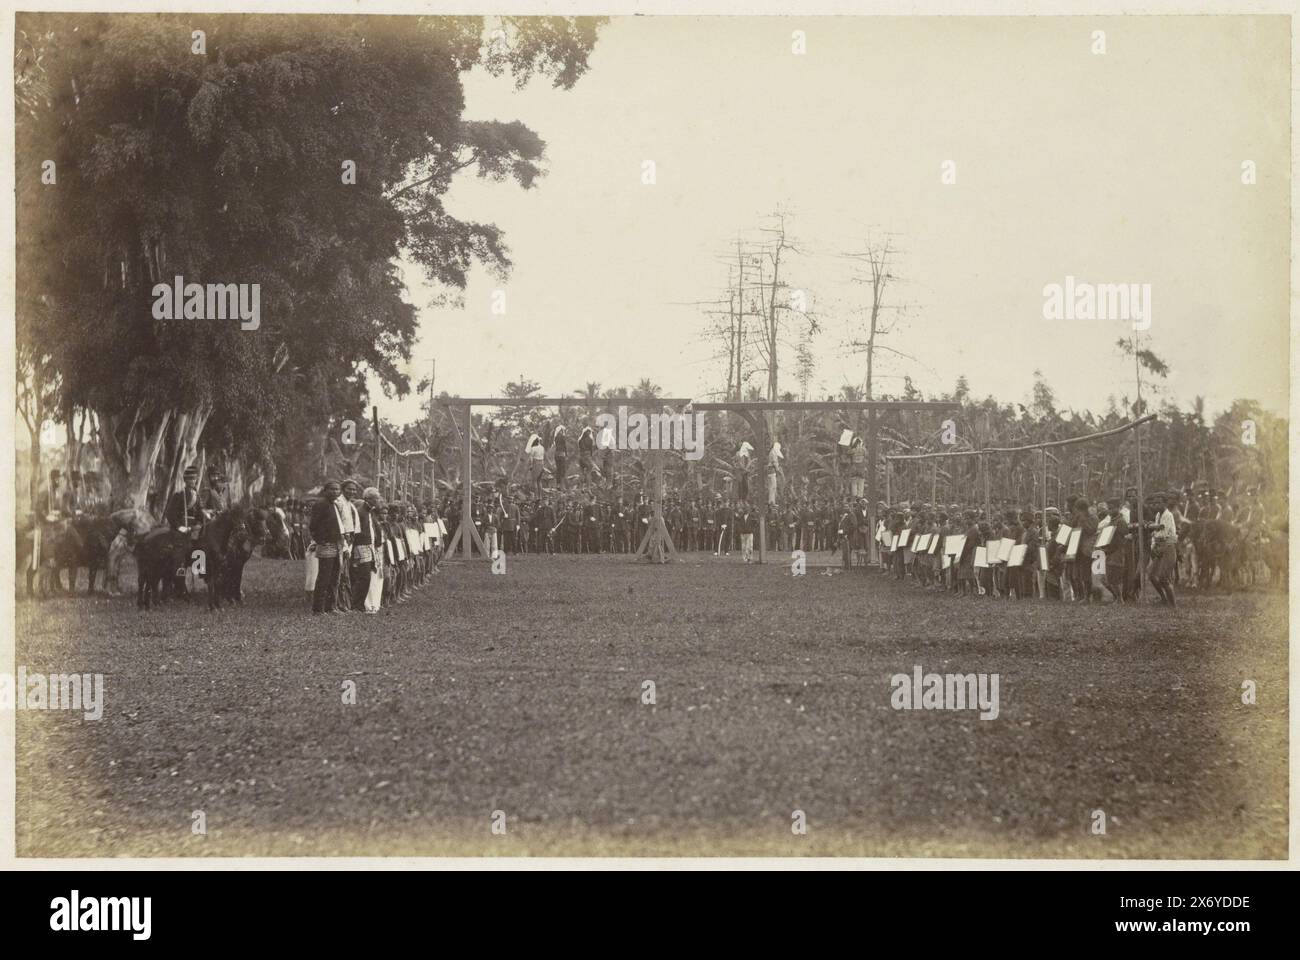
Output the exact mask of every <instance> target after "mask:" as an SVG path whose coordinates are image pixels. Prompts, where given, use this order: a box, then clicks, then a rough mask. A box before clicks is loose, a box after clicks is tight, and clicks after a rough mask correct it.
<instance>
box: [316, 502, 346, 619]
mask: <svg viewBox="0 0 1300 960" xmlns="http://www.w3.org/2000/svg"><path fill="white" fill-rule="evenodd" d="M339 493H340V487H339V482H338V481H337V480H327V481H326V482H325V486H324V488H323V489H322V490H321V499H319V500H317V501H316V506H315V508H313V510H312V512H311V527H310V528H311V537H312V540H314V541H315V543H316V559H317V560H318V561H319V564H320V566H319V568H318V569H317V572H316V587H315V589H314V590H313V591H312V597H311V612H312V613H334V612H335V610H336V607H335V599H336V597H337V595H338V589H339V553H340V551H341V548H342V545H343V524H342V520H341V517H340V515H339V505H338V503H337V501H338V498H339Z"/></svg>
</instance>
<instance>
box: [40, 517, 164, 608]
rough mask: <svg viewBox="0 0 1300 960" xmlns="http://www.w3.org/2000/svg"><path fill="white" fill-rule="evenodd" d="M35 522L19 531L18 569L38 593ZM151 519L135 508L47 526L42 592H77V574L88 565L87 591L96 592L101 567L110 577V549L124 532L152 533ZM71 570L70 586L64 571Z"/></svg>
mask: <svg viewBox="0 0 1300 960" xmlns="http://www.w3.org/2000/svg"><path fill="white" fill-rule="evenodd" d="M34 529H35V527H34V525H32V524H28V525H27V526H25V527H24V528H22V529H20V530H19V533H18V552H17V569H19V570H23V571H25V573H26V576H27V593H28V594H29V595H31V594H33V593H34V589H33V587H34V583H33V581H34V580H35V579H36V574H37V573H38V571H37V570H36V569H35V568H34V567H33V566H32V551H33V549H34V546H35V539H34V536H33V532H34ZM148 529H149V523H148V520H147V518H143V517H142V515H141V514H139V513H137V511H135V510H132V509H126V510H119V511H117V512H115V513H113V514H110V515H108V516H101V515H98V514H81V515H78V516H76V517H73V518H70V519H67V520H64V521H62V522H61V523H58V524H46V525H44V528H43V532H44V534H45V536H44V537H43V542H42V545H41V554H42V563H41V567H42V570H41V571H39V572H40V573H41V574H42V576H41V577H40V581H41V584H40V585H41V592H42V593H49V592H57V593H64V592H67V593H73V592H75V591H76V587H77V574H78V572H79V570H80V568H82V567H85V568H86V592H87V593H94V592H95V584H96V582H97V581H98V579H99V573H100V571H101V570H103V571H104V572H105V574H104V576H105V581H107V578H108V563H109V548H110V547H111V545H112V543H113V539H114V538H115V537H116V536H117V535H118V533H119V532H121V531H126V534H127V537H128V538H130V539H133V538H136V537H139V536H143V535H144V534H145V533H147V532H148ZM64 570H67V571H68V586H67V588H66V591H65V588H64V586H63V571H64Z"/></svg>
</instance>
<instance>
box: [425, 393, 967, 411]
mask: <svg viewBox="0 0 1300 960" xmlns="http://www.w3.org/2000/svg"><path fill="white" fill-rule="evenodd" d="M438 403H440V404H442V405H443V406H444V407H456V406H471V407H599V406H608V405H611V404H623V405H625V406H636V405H643V406H658V405H663V406H666V407H667V406H673V407H680V406H685V405H686V404H688V403H689V404H691V409H693V410H735V411H738V412H739V411H743V410H956V409H958V407H959V406H960V404H957V403H947V402H944V401H941V400H898V401H894V400H789V401H786V400H743V401H734V402H731V403H714V402H707V403H706V402H699V403H696V402H695V401H693V400H691V398H689V397H651V398H648V399H645V398H638V397H594V398H592V399H590V400H588V399H585V398H582V397H439V398H438Z"/></svg>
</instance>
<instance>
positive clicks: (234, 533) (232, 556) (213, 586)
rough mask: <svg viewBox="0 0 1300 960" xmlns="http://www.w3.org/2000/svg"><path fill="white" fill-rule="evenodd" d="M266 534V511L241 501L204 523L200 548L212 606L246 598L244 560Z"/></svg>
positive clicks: (200, 536) (216, 606)
mask: <svg viewBox="0 0 1300 960" xmlns="http://www.w3.org/2000/svg"><path fill="white" fill-rule="evenodd" d="M266 535H267V530H266V511H264V510H253V511H251V512H250V511H249V510H247V509H245V508H244V507H243V506H242V505H240V504H235V505H234V506H232V507H231V508H230V509H229V510H223V511H222V512H221V513H219V514H217V516H216V517H215V518H214V519H212V520H209V521H208V522H207V523H205V524H204V525H203V532H202V533H201V534H200V535H199V542H198V549H199V550H202V551H203V570H204V572H203V579H204V580H206V581H207V584H208V609H209V610H220V609H221V602H222V601H223V600H229V601H231V602H233V603H242V602H243V599H244V591H243V578H244V564H246V563H247V562H248V558H249V557H251V556H252V555H253V548H254V547H255V546H256V545H257V544H259V543H261V542H262V541H264V540H265V539H266Z"/></svg>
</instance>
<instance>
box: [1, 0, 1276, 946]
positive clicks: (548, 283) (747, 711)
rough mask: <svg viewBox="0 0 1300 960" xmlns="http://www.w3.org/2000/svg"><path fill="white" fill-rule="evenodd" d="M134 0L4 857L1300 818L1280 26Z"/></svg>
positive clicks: (56, 13)
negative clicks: (1292, 789) (298, 7)
mask: <svg viewBox="0 0 1300 960" xmlns="http://www.w3.org/2000/svg"><path fill="white" fill-rule="evenodd" d="M118 6H119V9H116V10H106V11H103V12H87V11H83V10H79V9H75V8H74V9H62V10H50V11H42V10H39V9H29V10H19V11H17V12H16V13H14V14H12V24H11V27H12V31H13V47H14V49H13V96H12V120H13V131H12V132H13V139H12V141H11V142H12V144H13V155H12V168H11V169H12V171H13V176H14V179H13V184H14V189H13V203H14V207H13V213H14V218H13V234H12V237H11V238H10V240H8V241H7V243H8V244H9V245H10V246H11V252H12V255H13V260H12V261H11V263H12V264H13V270H14V273H13V283H12V286H9V287H8V289H7V291H6V297H7V298H10V297H11V298H12V300H11V301H10V302H11V305H12V309H11V310H10V311H8V312H9V315H10V317H11V318H12V323H13V326H12V329H11V333H10V334H9V336H11V337H12V340H11V341H10V342H12V344H13V353H12V358H13V363H14V378H13V381H12V383H13V389H14V398H13V405H12V407H11V408H10V410H11V413H10V416H11V418H12V419H11V420H10V421H9V422H10V423H11V425H12V444H13V460H12V465H13V473H12V483H13V486H12V487H11V488H10V490H11V493H12V495H13V497H14V500H13V501H12V503H13V519H12V522H13V525H14V531H15V539H14V545H15V546H14V550H15V552H14V554H13V555H12V564H11V565H7V566H8V569H6V577H7V578H11V579H8V582H7V583H6V584H5V590H6V591H10V592H9V593H8V601H7V602H9V603H11V604H12V606H11V607H9V609H10V610H11V611H12V617H13V618H12V621H11V626H7V627H6V632H9V633H11V634H12V636H11V646H10V647H9V648H8V649H9V650H11V651H12V656H11V658H9V654H6V657H7V658H8V659H6V662H5V663H4V664H2V665H0V707H3V708H4V710H5V711H6V712H9V713H10V714H11V717H10V719H9V720H8V721H6V722H11V723H12V731H13V734H12V742H13V754H12V770H11V771H10V773H11V774H12V776H13V788H12V796H11V800H10V802H11V804H12V807H11V812H12V825H11V829H12V842H13V849H12V850H11V851H10V856H12V857H15V858H16V859H17V860H18V861H19V862H21V861H24V860H29V861H30V860H41V861H50V860H54V861H60V860H61V861H67V860H69V859H72V858H86V859H92V860H110V861H117V860H122V859H125V858H150V859H156V860H160V861H172V860H183V859H192V858H253V859H254V860H265V859H266V858H357V857H367V858H408V857H409V858H492V857H506V858H564V859H565V860H570V859H572V858H601V859H605V860H609V861H611V862H612V861H613V860H615V859H618V858H630V859H637V860H639V859H643V858H644V859H647V860H649V859H652V858H712V859H715V860H717V861H718V862H719V863H721V862H724V861H739V860H740V858H773V859H789V860H791V861H795V860H804V861H808V860H813V859H818V858H837V859H838V860H854V861H857V860H864V858H865V860H866V861H874V860H886V859H887V860H891V861H900V862H901V863H902V864H903V865H904V866H906V865H907V864H919V863H923V862H925V861H932V860H935V859H952V860H968V861H972V862H974V861H986V860H997V861H1014V862H1016V863H1020V864H1023V865H1025V866H1029V865H1032V864H1033V863H1041V862H1043V861H1106V862H1120V861H1128V862H1133V861H1168V862H1174V861H1217V862H1222V861H1229V862H1232V863H1244V862H1258V861H1268V862H1272V863H1274V864H1278V863H1283V862H1286V861H1287V860H1288V859H1289V857H1290V850H1289V845H1288V837H1289V834H1290V829H1291V819H1290V803H1291V797H1290V794H1289V792H1288V783H1289V778H1290V763H1289V756H1290V751H1291V740H1290V735H1289V728H1290V709H1289V707H1290V702H1289V691H1290V673H1289V659H1290V643H1289V641H1290V617H1289V602H1290V601H1289V598H1290V591H1289V579H1290V573H1289V565H1288V558H1289V551H1290V539H1289V513H1290V507H1291V503H1290V497H1289V483H1290V464H1289V460H1290V446H1289V433H1290V429H1291V409H1290V408H1291V379H1290V361H1291V349H1292V344H1291V337H1290V329H1291V309H1292V304H1293V299H1292V297H1293V294H1292V263H1291V256H1292V236H1293V228H1292V182H1291V171H1292V162H1293V160H1292V142H1293V137H1292V99H1293V91H1292V83H1293V78H1292V57H1293V53H1292V21H1291V18H1290V17H1289V16H1281V15H1277V14H1270V13H1261V14H1245V13H1233V14H1224V15H1203V16H1175V15H1151V16H1141V15H1133V16H1123V15H1111V14H1106V15H1097V16H1092V15H1086V16H1085V15H1061V16H1001V15H995V16H985V15H969V16H871V15H866V14H867V13H869V11H868V10H866V9H863V10H862V11H860V12H859V14H858V15H847V14H846V15H834V16H832V15H813V14H809V15H803V14H801V13H799V11H798V10H797V9H796V8H795V6H794V5H788V6H787V7H786V8H784V9H782V10H780V11H779V12H778V13H776V14H771V12H770V11H769V14H770V15H757V14H754V15H748V14H744V13H739V12H737V13H731V14H726V15H721V14H712V13H710V14H707V15H706V14H704V13H698V14H697V13H695V12H693V11H692V10H690V9H689V8H685V7H681V8H679V9H677V10H675V11H674V12H672V13H664V12H651V13H649V14H648V15H632V14H630V13H619V12H614V11H612V10H611V11H610V12H609V13H608V15H569V14H568V13H567V12H560V13H556V14H545V15H542V14H538V15H511V14H505V13H502V14H474V15H469V14H463V13H460V12H457V11H456V10H455V9H454V8H448V10H447V11H446V12H440V11H436V10H419V11H415V10H412V11H411V12H406V13H391V12H383V13H377V14H365V13H360V12H356V11H359V10H361V9H363V6H362V5H359V6H358V7H357V8H355V10H354V12H352V13H339V12H336V11H334V12H331V11H326V12H312V8H311V5H304V7H303V10H304V12H302V13H285V12H278V13H272V12H263V11H260V10H256V9H255V7H254V6H253V5H252V4H249V5H248V8H247V9H246V10H241V9H240V8H239V7H238V5H236V4H227V5H221V6H220V7H219V8H218V5H215V4H214V9H213V10H212V12H196V11H170V12H152V11H149V10H147V9H145V8H144V7H143V6H137V7H126V6H122V5H118ZM322 9H324V8H322ZM350 9H351V8H350ZM586 12H587V11H584V14H585V13H586ZM1135 12H1136V11H1135ZM8 149H9V148H8V147H6V150H8ZM6 229H8V226H7V227H6ZM241 862H245V861H243V860H242V859H241ZM431 862H432V861H431ZM253 866H254V867H255V866H256V864H253ZM1179 892H1180V893H1181V892H1182V891H1179ZM1196 892H1215V893H1218V892H1222V893H1225V894H1226V893H1232V892H1234V891H1231V890H1226V889H1225V890H1223V891H1218V890H1214V891H1199V890H1198V891H1196ZM72 894H73V896H72V901H71V902H70V903H65V904H63V905H61V906H56V907H53V909H54V917H53V919H51V921H50V922H51V925H52V927H53V929H56V930H58V929H68V927H66V926H65V927H59V926H58V923H60V922H61V921H60V920H59V917H60V916H61V915H62V916H63V917H64V921H62V922H65V923H68V922H70V923H71V924H72V926H71V929H73V930H76V929H77V927H76V923H77V920H76V917H77V916H79V915H81V914H80V912H79V907H78V905H77V903H78V902H77V900H76V891H75V890H74V891H72ZM66 895H67V893H66V891H65V896H66ZM1108 902H1109V901H1108ZM92 906H93V905H92ZM60 911H63V913H62V914H61V913H60ZM94 913H95V910H94V909H92V910H91V914H92V915H93V914H94ZM69 917H70V918H71V919H69ZM42 922H44V921H43V920H42ZM141 929H142V928H141ZM145 936H146V937H147V936H148V934H147V933H146V934H145Z"/></svg>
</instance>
